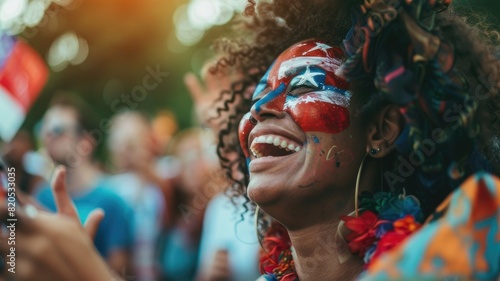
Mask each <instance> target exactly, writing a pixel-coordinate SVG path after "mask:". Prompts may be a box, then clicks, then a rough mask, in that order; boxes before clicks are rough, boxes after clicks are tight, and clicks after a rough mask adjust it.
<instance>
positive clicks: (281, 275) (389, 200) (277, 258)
mask: <svg viewBox="0 0 500 281" xmlns="http://www.w3.org/2000/svg"><path fill="white" fill-rule="evenodd" d="M359 201H360V207H361V210H360V215H359V216H358V217H353V216H341V217H340V219H341V220H342V221H344V222H345V227H346V228H347V229H349V230H350V233H349V234H348V235H347V236H346V237H344V239H345V240H346V242H347V246H348V248H349V250H350V251H351V253H352V254H355V255H359V256H361V257H363V260H364V263H365V267H368V266H369V265H370V264H371V263H373V261H375V260H376V259H377V258H378V257H379V256H380V255H382V254H383V253H384V252H386V251H389V250H390V249H392V248H394V247H395V246H396V245H398V244H400V243H401V242H402V241H403V240H405V239H406V238H407V237H409V236H410V235H411V234H412V233H414V232H416V231H417V230H418V229H419V228H420V227H421V225H422V222H423V215H422V210H421V208H420V203H419V201H418V200H417V198H416V197H414V196H412V195H410V196H406V195H405V194H404V193H403V194H396V193H392V192H391V193H390V192H377V193H375V194H372V193H370V192H366V191H365V192H363V193H361V195H360V197H359ZM263 246H264V252H263V255H262V257H261V259H260V265H261V272H262V273H263V274H264V275H263V276H262V277H261V279H259V281H261V280H262V281H297V280H298V277H297V273H296V272H295V266H294V263H293V258H292V254H291V249H292V244H291V242H290V237H289V236H288V233H287V231H286V229H285V228H284V227H283V226H282V225H281V224H279V223H277V222H275V223H273V225H272V226H271V227H270V229H269V230H268V232H267V233H266V237H265V238H264V240H263Z"/></svg>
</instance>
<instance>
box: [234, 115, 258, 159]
mask: <svg viewBox="0 0 500 281" xmlns="http://www.w3.org/2000/svg"><path fill="white" fill-rule="evenodd" d="M249 117H250V112H248V113H247V114H245V115H243V118H241V121H240V125H239V127H238V132H239V139H240V146H241V148H242V149H243V154H245V158H247V161H248V159H249V157H250V153H249V151H248V134H249V133H250V131H251V130H252V129H253V127H255V125H253V124H252V123H251V122H250V119H249Z"/></svg>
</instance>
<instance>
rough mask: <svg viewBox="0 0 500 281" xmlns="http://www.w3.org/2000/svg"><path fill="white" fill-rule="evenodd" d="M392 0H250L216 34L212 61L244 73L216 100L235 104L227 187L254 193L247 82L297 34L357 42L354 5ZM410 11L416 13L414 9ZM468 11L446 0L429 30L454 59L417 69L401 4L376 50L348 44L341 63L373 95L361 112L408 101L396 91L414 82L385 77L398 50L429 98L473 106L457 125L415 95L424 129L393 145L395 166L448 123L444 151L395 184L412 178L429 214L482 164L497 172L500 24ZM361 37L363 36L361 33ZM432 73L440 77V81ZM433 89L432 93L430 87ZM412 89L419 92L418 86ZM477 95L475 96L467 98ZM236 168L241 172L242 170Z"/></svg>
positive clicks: (408, 184)
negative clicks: (243, 127)
mask: <svg viewBox="0 0 500 281" xmlns="http://www.w3.org/2000/svg"><path fill="white" fill-rule="evenodd" d="M386 2H391V1H379V0H369V1H360V0H342V1H340V0H329V1H328V0H315V1H299V0H274V1H263V2H262V3H256V2H255V1H254V0H249V1H248V5H247V8H246V10H245V14H244V15H242V16H241V17H238V18H237V19H236V20H235V22H234V26H235V30H237V32H235V34H237V35H234V36H233V37H228V38H224V39H220V40H219V41H218V42H216V44H215V47H216V50H218V51H219V52H220V53H221V54H222V58H221V59H220V60H219V61H218V63H217V65H216V67H215V68H214V69H213V71H217V70H218V69H220V68H223V67H225V66H228V65H230V66H233V67H236V69H238V71H239V72H241V73H243V74H244V77H245V78H244V79H243V80H241V81H238V82H235V83H233V84H232V86H231V89H230V91H225V92H223V93H222V94H221V97H220V99H222V100H223V101H224V106H223V107H221V108H218V109H217V111H218V113H219V114H220V113H221V112H227V111H230V112H231V114H230V117H229V119H228V120H226V126H225V128H224V129H223V130H221V131H220V133H219V144H218V155H219V157H220V159H221V164H222V166H223V167H224V168H225V169H226V170H227V175H228V177H229V178H230V179H231V180H232V182H233V184H232V186H231V188H230V190H229V194H230V195H231V196H237V195H240V196H246V185H247V183H248V173H247V167H246V160H245V156H244V154H243V152H242V150H241V148H240V145H239V141H238V124H239V122H240V120H241V118H242V117H243V115H244V114H245V113H247V112H248V111H249V110H250V107H251V97H249V96H248V94H245V93H246V92H248V91H246V89H247V88H248V87H250V86H251V85H254V84H256V83H257V82H258V80H259V79H260V78H261V77H262V76H263V75H264V73H265V72H266V70H267V69H268V67H269V66H270V65H271V64H272V62H273V61H274V59H275V58H276V57H277V56H278V55H279V54H280V53H281V52H283V51H284V50H286V49H287V48H288V47H290V46H291V45H293V44H295V43H297V42H299V41H302V40H305V39H310V38H318V39H320V40H322V41H323V42H325V43H326V44H329V45H331V46H342V45H343V46H349V45H346V43H347V44H349V43H352V42H347V41H348V39H349V38H347V40H345V39H346V34H348V32H349V31H350V30H351V28H352V27H353V19H352V15H353V11H355V10H356V9H357V8H358V7H360V6H361V5H365V8H366V5H371V6H370V8H371V9H372V10H373V11H375V12H377V11H379V12H381V13H382V12H384V11H387V9H388V7H387V3H386ZM392 2H402V1H392ZM414 2H422V3H423V2H426V1H414ZM437 2H440V1H437ZM367 3H368V4H367ZM384 5H385V6H384ZM389 8H390V7H389ZM434 8H435V7H434ZM408 13H410V14H411V11H408ZM469 16H470V18H472V20H469V19H468V17H467V16H464V15H461V14H459V13H458V12H456V11H455V10H454V9H452V8H448V9H447V10H446V11H444V12H439V13H435V20H434V21H433V22H432V23H433V27H432V28H429V30H426V31H428V33H429V34H431V35H435V36H436V37H438V38H440V39H441V40H442V42H445V43H446V45H445V46H451V47H450V48H449V50H448V51H451V52H452V53H454V56H453V61H452V63H451V65H450V68H451V69H444V70H443V69H442V67H440V66H439V65H438V63H435V64H432V63H430V62H429V63H427V62H424V63H426V64H425V65H424V68H423V69H424V70H425V71H419V70H421V69H422V65H420V64H419V62H414V61H412V58H410V59H408V58H407V56H406V52H407V50H406V49H405V48H402V50H403V51H401V50H399V51H398V49H401V48H399V47H400V44H406V43H408V42H411V40H412V38H411V36H410V35H409V34H406V35H405V34H404V32H403V33H402V32H401V31H404V30H402V28H404V22H403V21H404V19H402V16H401V13H399V14H398V13H396V14H395V17H394V19H392V20H391V21H387V23H386V24H384V25H383V28H382V30H381V32H380V34H379V35H378V37H377V38H376V39H375V40H373V41H372V42H371V43H370V46H369V47H367V45H365V48H369V53H370V56H369V57H368V58H365V57H363V58H361V57H356V55H357V54H356V53H355V52H351V53H349V50H346V53H347V61H346V63H345V65H347V67H346V68H344V69H343V70H344V73H343V74H344V76H346V77H347V78H349V79H351V89H350V90H351V91H352V92H353V93H354V94H355V95H361V98H360V99H361V100H362V102H363V104H365V106H364V107H363V108H362V111H360V113H359V114H363V115H367V116H369V115H370V114H373V113H374V112H375V111H376V110H377V109H378V108H380V106H381V105H383V104H387V103H395V104H398V105H399V106H401V107H406V106H409V105H408V104H410V103H407V104H404V103H402V102H401V100H400V99H401V97H400V96H398V97H392V96H391V94H394V93H395V92H396V93H398V92H399V91H400V90H403V91H404V90H407V89H408V87H406V86H408V85H403V86H401V87H400V88H396V90H397V91H396V90H394V89H393V90H391V89H387V88H390V87H388V86H391V85H381V83H380V78H381V77H382V78H383V75H385V74H387V71H389V69H383V67H382V66H383V62H384V61H385V60H389V59H388V55H387V54H388V53H389V52H394V53H396V54H400V55H401V57H403V63H402V64H403V65H404V66H406V67H407V68H412V70H415V71H414V73H413V72H412V76H411V78H412V79H410V80H411V81H412V82H410V83H412V84H411V86H412V87H410V88H411V89H413V90H415V89H418V91H421V92H423V93H424V95H427V96H432V99H431V98H429V99H427V98H424V99H426V100H427V102H429V103H430V104H431V105H432V103H435V102H436V101H438V102H446V108H450V107H453V106H457V105H462V104H465V106H464V107H465V109H464V110H463V111H461V112H460V114H458V117H456V116H451V115H450V116H448V117H450V118H451V117H456V118H457V119H460V121H459V122H453V125H454V124H458V129H457V128H455V127H456V126H451V124H450V122H451V121H449V122H435V119H443V118H444V117H443V112H438V111H437V110H433V109H428V110H427V111H425V110H422V109H421V108H420V107H419V106H416V105H415V103H412V106H411V107H410V109H411V110H410V112H413V113H412V116H413V117H415V116H416V117H415V118H416V121H415V122H414V123H412V122H408V118H406V117H407V116H405V119H407V126H408V124H410V125H412V126H413V127H414V128H416V129H417V131H418V132H419V133H418V134H416V135H415V134H414V135H411V134H410V135H409V136H407V137H406V139H405V140H404V141H406V143H407V144H406V146H405V145H404V144H403V145H402V147H403V148H401V149H397V150H395V151H394V153H393V155H391V156H390V157H389V158H388V160H387V161H388V162H389V163H387V162H386V163H387V165H385V167H386V168H387V172H391V171H392V172H397V168H398V164H399V163H398V161H397V159H398V158H397V157H396V154H397V155H402V156H404V157H405V158H406V159H407V158H408V157H409V153H410V152H411V151H417V150H419V149H420V148H421V147H420V145H421V143H422V140H425V139H426V138H430V136H431V135H432V133H433V132H434V130H435V129H436V128H443V130H441V134H440V137H439V138H440V139H441V140H442V141H440V142H439V144H436V151H437V152H436V153H433V154H432V155H431V156H429V157H427V158H426V159H425V161H424V164H422V165H417V167H415V168H416V172H414V173H412V174H411V175H409V176H408V177H406V178H405V179H404V181H403V182H404V184H403V182H396V185H395V186H392V185H391V186H390V187H391V188H393V189H395V188H396V189H401V188H403V187H404V188H405V190H406V192H409V193H411V194H414V195H416V196H417V197H418V198H419V199H420V200H421V203H422V208H423V210H424V213H425V214H426V215H429V214H430V213H431V211H432V210H434V208H435V207H436V206H437V204H439V203H440V202H441V201H442V200H443V199H444V197H445V196H447V195H448V194H449V193H450V192H451V191H452V190H453V189H454V188H456V187H457V186H458V184H459V183H460V182H461V181H463V180H464V179H465V178H466V177H467V176H469V175H471V174H473V173H474V172H477V171H480V170H486V171H489V172H494V173H497V174H498V173H499V167H500V161H499V160H500V159H499V154H500V151H499V149H494V147H499V146H500V144H498V143H497V142H499V141H500V140H499V138H498V132H499V131H500V130H499V129H500V95H499V94H498V92H499V90H500V63H499V60H498V58H497V57H495V56H494V51H495V48H496V47H497V46H498V41H499V40H498V38H499V34H498V32H496V31H495V30H494V29H493V28H491V27H489V26H486V25H485V24H484V23H481V24H480V23H479V22H480V21H477V20H475V19H477V18H478V17H477V16H475V14H472V13H469ZM424 18H425V17H424ZM427 18H429V17H428V16H427ZM427 18H425V20H427ZM355 24H356V22H355ZM359 24H361V25H362V24H365V25H366V22H365V23H358V27H359V26H360V25H359ZM352 31H356V29H353V30H351V33H352ZM406 33H408V32H406ZM402 34H403V35H402ZM351 35H352V34H351ZM355 39H356V38H355ZM362 41H363V42H357V44H358V45H359V44H360V43H361V45H363V44H362V43H364V42H365V41H364V40H362ZM401 42H402V43H401ZM353 44H354V45H356V42H355V43H353ZM351 47H356V46H351ZM358 47H359V46H358ZM354 51H356V50H354ZM398 52H399V53H398ZM391 55H392V53H391ZM438 56H439V54H438ZM438 62H439V61H438ZM366 63H369V64H370V65H371V66H372V67H371V69H367V68H366V67H363V66H366V65H364V64H366ZM349 67H350V68H349ZM443 77H445V78H443ZM450 80H451V82H450ZM422 81H423V82H422ZM434 81H438V84H436V83H434ZM443 81H444V82H443ZM391 91H392V92H391ZM415 91H417V90H415ZM428 91H431V92H432V93H427V92H428ZM384 94H385V95H384ZM410 94H411V95H414V93H412V92H411V90H410ZM427 96H424V97H427ZM478 97H481V98H478ZM395 99H399V100H397V101H396V100H395ZM471 100H473V102H471V103H468V102H470V101H471ZM443 106H444V105H443ZM412 110H413V111H412ZM365 117H366V116H365ZM436 117H439V118H436ZM450 118H448V119H450ZM445 119H446V118H445ZM451 119H452V118H451ZM417 121H418V122H417ZM450 127H453V128H450ZM478 128H479V129H478ZM457 138H459V139H460V141H457ZM405 149H406V151H405ZM231 153H233V155H234V153H236V154H237V155H238V157H236V158H234V157H231V158H229V157H227V155H229V154H231ZM450 167H452V168H450ZM235 169H237V170H239V171H240V173H235V172H234V171H235ZM450 169H451V170H452V171H450ZM450 174H451V176H450ZM385 185H389V184H388V183H385ZM247 201H248V198H247Z"/></svg>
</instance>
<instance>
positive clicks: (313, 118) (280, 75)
mask: <svg viewBox="0 0 500 281" xmlns="http://www.w3.org/2000/svg"><path fill="white" fill-rule="evenodd" d="M342 58H343V52H342V50H341V49H340V48H337V47H332V46H329V45H327V44H325V43H323V42H321V41H319V40H315V39H311V40H307V41H303V42H300V43H297V44H295V45H293V46H292V47H290V48H289V49H287V50H286V51H284V52H283V53H282V54H281V55H280V56H278V58H277V59H276V61H275V62H274V63H273V65H272V66H271V68H270V69H269V70H268V71H267V73H266V74H265V75H264V77H263V78H262V80H261V81H260V82H259V84H258V85H257V87H256V90H255V92H254V95H253V99H254V101H255V100H257V101H256V102H255V104H254V107H255V111H256V112H257V113H259V112H260V111H261V110H262V108H268V109H272V110H276V111H285V112H287V113H288V114H290V115H291V116H292V118H293V119H294V121H295V122H296V123H297V124H298V125H299V127H300V128H301V129H302V130H303V131H304V132H312V131H318V132H325V133H331V134H336V133H339V132H341V131H343V130H345V129H346V128H347V127H348V126H349V110H348V107H349V102H350V99H351V93H350V92H349V91H348V88H349V83H348V82H347V81H345V80H344V79H343V78H341V77H339V76H337V75H335V71H336V70H337V69H338V68H339V67H340V65H341V63H342Z"/></svg>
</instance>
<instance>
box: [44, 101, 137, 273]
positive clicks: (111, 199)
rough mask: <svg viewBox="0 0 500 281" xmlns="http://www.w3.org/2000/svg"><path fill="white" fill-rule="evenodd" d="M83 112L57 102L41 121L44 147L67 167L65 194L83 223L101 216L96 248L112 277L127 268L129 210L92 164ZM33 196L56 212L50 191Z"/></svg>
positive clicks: (79, 107)
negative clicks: (100, 213) (99, 211)
mask: <svg viewBox="0 0 500 281" xmlns="http://www.w3.org/2000/svg"><path fill="white" fill-rule="evenodd" d="M82 107H83V104H82V103H78V101H77V100H72V99H70V98H66V97H60V98H58V99H57V100H55V102H54V103H53V104H52V106H51V107H50V108H49V109H48V111H47V112H46V114H45V116H44V119H43V124H42V138H43V143H44V146H45V149H46V151H47V154H48V155H49V156H50V158H52V160H53V161H54V162H55V163H56V164H58V165H64V166H65V167H66V185H67V189H68V192H69V194H70V196H71V198H72V200H73V201H74V204H75V207H76V209H77V211H78V215H79V217H80V220H81V221H82V223H83V222H84V221H85V220H86V218H87V216H88V215H89V213H90V212H91V211H92V210H94V209H96V208H100V209H102V210H103V211H104V219H103V220H102V222H101V223H100V225H99V229H98V230H97V233H96V236H95V239H94V244H95V246H96V248H97V250H98V251H99V253H100V254H101V255H102V256H103V258H104V259H105V260H106V261H107V262H108V264H109V265H110V266H111V267H112V268H113V269H114V270H115V271H116V272H119V273H124V272H126V271H127V269H128V268H129V262H130V253H129V252H130V248H131V246H132V242H133V237H132V220H133V215H132V210H131V208H130V207H129V206H128V205H127V204H126V203H125V202H124V201H123V200H122V199H121V198H120V197H119V196H118V195H116V194H115V193H114V192H113V191H111V190H110V189H108V188H107V187H106V186H105V184H104V180H103V176H102V174H101V172H100V171H99V170H98V169H97V168H96V167H95V165H94V163H93V151H94V148H95V147H96V145H97V141H98V140H96V139H95V138H93V137H92V136H91V134H90V133H89V132H92V129H93V127H92V122H89V119H88V117H89V116H90V114H89V111H88V110H85V109H84V108H82ZM84 112H85V113H84ZM35 197H36V198H37V200H38V201H39V202H40V203H41V204H42V205H43V206H44V207H46V208H47V209H49V210H51V211H56V210H57V209H56V204H55V202H54V198H53V196H52V193H51V190H50V188H48V187H44V188H41V189H39V190H38V191H37V192H35Z"/></svg>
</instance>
